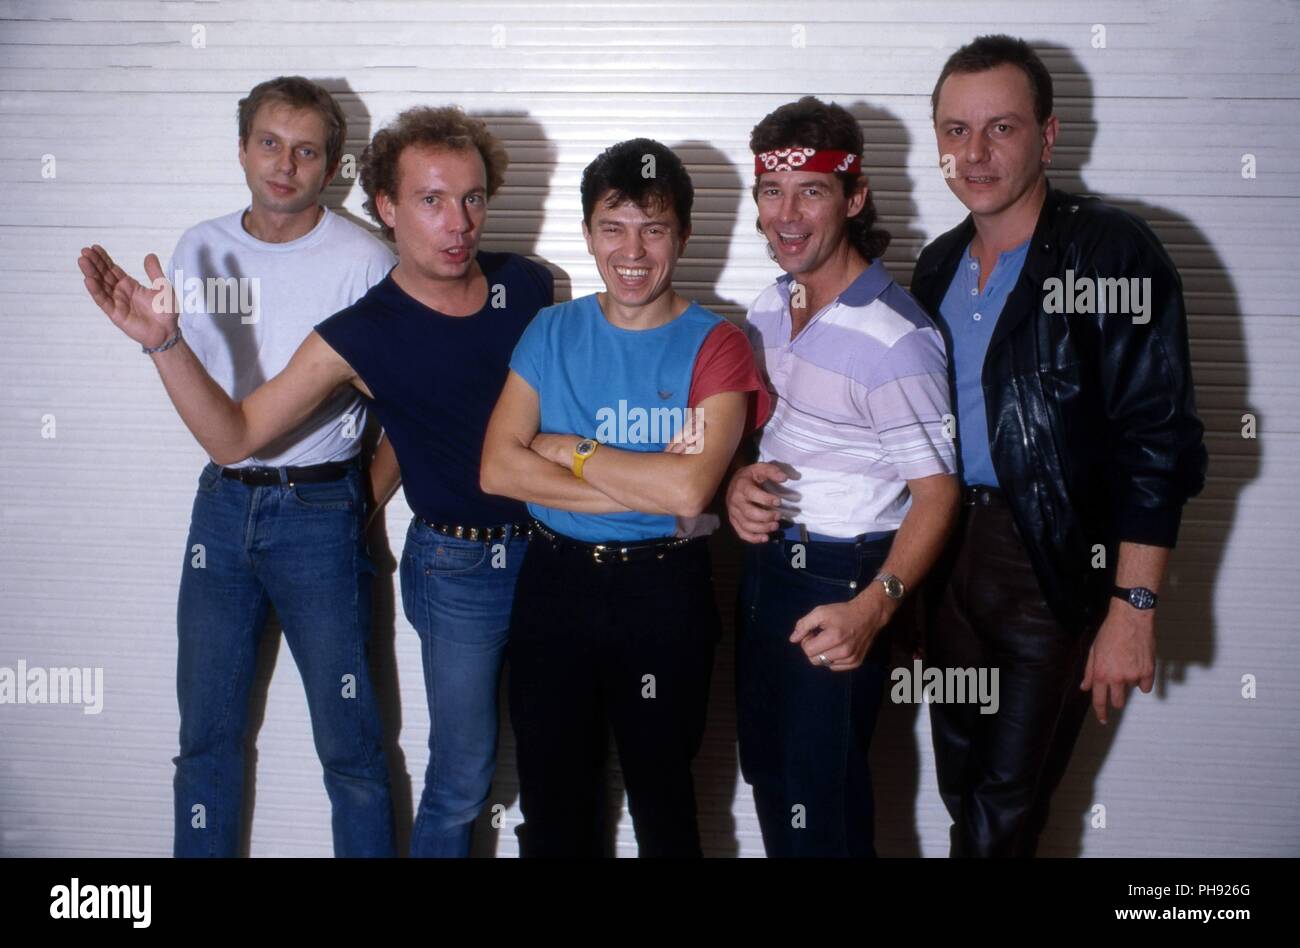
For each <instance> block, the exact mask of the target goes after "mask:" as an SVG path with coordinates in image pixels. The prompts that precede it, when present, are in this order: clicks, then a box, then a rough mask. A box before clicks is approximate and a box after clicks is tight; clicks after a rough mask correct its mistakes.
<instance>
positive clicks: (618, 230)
mask: <svg viewBox="0 0 1300 948" xmlns="http://www.w3.org/2000/svg"><path fill="white" fill-rule="evenodd" d="M610 193H611V192H609V191H606V192H605V193H604V194H602V195H600V197H599V198H597V200H596V205H595V207H594V209H593V210H592V213H591V222H590V224H588V223H586V222H584V223H583V225H582V235H583V237H585V238H586V241H587V252H588V253H590V254H591V255H592V256H593V257H595V258H596V269H597V270H599V271H600V278H601V279H602V280H604V281H605V291H606V292H607V293H608V294H609V297H610V299H611V300H613V301H614V302H615V303H617V304H618V305H619V306H620V307H621V308H623V309H624V310H637V309H640V308H641V307H644V306H647V305H649V304H650V303H653V302H654V301H656V300H658V299H659V298H660V297H661V296H663V295H664V293H669V292H671V291H672V287H673V270H674V269H675V268H676V266H677V260H678V258H679V257H680V256H681V255H682V253H683V252H684V251H685V250H686V242H687V240H689V239H690V231H689V230H687V231H682V229H681V227H680V225H679V224H678V222H677V213H676V211H674V210H673V207H672V205H671V204H669V203H667V202H664V201H660V202H657V203H656V204H653V205H651V206H650V207H648V208H643V207H641V206H640V205H638V204H634V203H633V202H631V201H623V202H622V203H620V204H617V205H615V206H614V207H609V206H608V205H607V204H606V201H607V200H608V198H609V195H610Z"/></svg>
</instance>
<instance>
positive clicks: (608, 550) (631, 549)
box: [533, 521, 704, 566]
mask: <svg viewBox="0 0 1300 948" xmlns="http://www.w3.org/2000/svg"><path fill="white" fill-rule="evenodd" d="M533 534H534V535H535V536H539V537H542V538H543V539H545V540H546V541H547V542H548V543H550V544H551V547H552V548H553V549H554V550H555V551H556V552H557V553H581V554H583V555H586V556H590V557H591V561H592V562H593V563H599V564H601V565H602V566H603V565H606V564H608V563H637V562H642V561H645V560H662V559H663V558H664V557H665V556H666V555H668V554H669V553H670V552H672V551H674V550H681V549H684V548H686V547H687V546H690V545H691V544H693V543H698V542H699V541H701V540H703V539H704V537H674V538H672V539H663V540H657V539H656V540H628V541H627V542H622V541H618V540H615V541H612V542H610V543H586V542H584V541H582V540H575V539H573V537H566V536H560V535H559V534H558V533H555V532H554V531H552V530H550V529H549V528H547V527H545V526H543V525H542V524H540V523H538V522H537V521H533Z"/></svg>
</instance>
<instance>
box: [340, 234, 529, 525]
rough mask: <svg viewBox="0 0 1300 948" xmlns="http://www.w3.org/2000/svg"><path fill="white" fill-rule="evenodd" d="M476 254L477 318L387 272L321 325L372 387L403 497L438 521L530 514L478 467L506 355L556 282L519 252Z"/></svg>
mask: <svg viewBox="0 0 1300 948" xmlns="http://www.w3.org/2000/svg"><path fill="white" fill-rule="evenodd" d="M477 260H478V265H479V267H480V268H481V269H482V271H483V274H484V275H485V276H486V277H487V282H488V298H487V302H486V303H485V304H484V306H483V308H482V309H481V310H479V311H478V312H477V313H475V314H474V315H472V316H462V317H454V316H446V315H444V314H442V313H439V312H438V311H437V310H433V309H430V308H429V307H427V306H425V305H424V304H423V303H421V302H420V301H419V300H417V299H415V298H414V297H412V296H410V295H408V294H407V293H406V292H405V291H404V290H402V288H401V287H399V286H398V285H397V284H396V283H395V282H394V281H393V277H392V274H391V273H390V274H389V275H388V276H387V277H385V278H384V279H383V280H382V281H380V282H379V283H376V284H375V285H374V286H373V287H372V288H371V289H370V291H369V292H368V293H366V295H365V296H363V297H361V299H359V300H357V302H355V303H353V304H352V305H351V306H349V307H348V308H347V309H345V310H342V311H340V312H338V313H336V314H334V315H333V316H331V317H330V318H329V319H327V320H325V321H324V322H323V323H321V324H320V325H319V326H317V327H316V331H317V332H318V333H320V334H321V337H322V338H323V339H324V340H325V341H326V342H328V343H329V344H330V346H332V347H333V348H334V350H335V351H336V352H338V354H339V355H340V356H342V357H343V359H344V360H345V361H346V362H347V363H348V365H350V366H352V368H353V370H354V371H355V372H356V373H357V375H359V376H360V377H361V380H362V381H363V382H365V383H366V387H367V388H369V389H370V391H371V392H372V393H373V394H374V400H373V402H372V403H371V407H372V409H373V410H374V412H375V415H376V416H377V417H378V418H379V421H380V422H381V423H382V424H383V426H384V431H385V432H386V434H387V436H388V437H389V438H390V439H391V440H392V442H393V451H394V452H395V453H396V455H397V463H398V464H399V465H400V466H401V469H402V488H403V490H404V491H405V492H406V501H407V503H408V504H409V505H410V507H411V510H412V511H414V512H415V514H416V515H417V516H419V517H423V518H425V519H426V520H431V521H433V522H435V523H439V522H442V523H458V524H464V525H468V526H486V525H491V524H500V523H513V522H518V521H522V520H525V519H526V515H525V513H524V505H523V504H522V503H520V502H519V501H517V500H511V499H510V498H508V497H498V496H495V495H493V494H485V493H483V491H482V490H481V489H480V488H479V465H480V464H481V463H482V458H483V436H484V434H485V433H486V431H487V425H488V419H489V418H491V416H492V409H493V408H495V407H496V403H497V399H498V398H499V397H500V395H501V389H502V388H503V387H504V386H505V382H506V375H507V374H508V365H509V362H510V353H511V352H512V351H513V350H514V347H515V343H516V342H517V341H518V340H519V337H520V335H521V334H522V333H523V331H524V328H525V327H526V326H527V325H528V323H529V322H530V321H531V320H532V318H533V317H534V316H535V315H536V314H537V311H538V310H539V309H541V308H542V307H544V306H549V305H550V304H551V302H552V301H553V300H554V298H555V296H554V288H555V283H554V278H553V277H552V276H551V273H550V271H549V270H547V269H546V268H545V267H543V266H542V265H540V264H537V263H533V262H532V261H530V260H528V259H526V258H524V257H521V256H518V255H517V254H510V253H490V252H488V251H485V250H481V251H479V253H478V257H477ZM494 303H497V304H499V305H498V306H494V305H493V304H494ZM500 304H504V305H500Z"/></svg>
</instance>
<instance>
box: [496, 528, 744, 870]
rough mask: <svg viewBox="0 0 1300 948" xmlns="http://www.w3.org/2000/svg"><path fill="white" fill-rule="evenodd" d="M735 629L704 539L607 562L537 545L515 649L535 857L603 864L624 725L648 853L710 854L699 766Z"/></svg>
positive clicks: (523, 784) (520, 600) (632, 805)
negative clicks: (603, 789) (603, 826)
mask: <svg viewBox="0 0 1300 948" xmlns="http://www.w3.org/2000/svg"><path fill="white" fill-rule="evenodd" d="M721 632H722V626H721V622H720V619H719V616H718V609H717V604H716V602H715V601H714V598H713V582H712V576H711V566H710V559H709V551H708V547H707V546H706V544H705V543H704V542H703V541H698V542H695V543H691V544H689V545H687V546H686V547H683V548H681V549H679V550H673V551H669V552H667V553H665V554H664V557H663V559H653V558H651V559H649V560H643V561H639V562H629V563H621V562H615V563H605V564H598V563H595V562H593V561H592V558H591V555H590V554H589V553H586V552H584V551H582V550H579V549H560V550H557V549H556V548H555V547H554V546H553V545H552V544H551V543H550V542H549V541H548V540H546V539H545V538H543V537H539V536H534V537H533V540H532V542H531V543H530V544H529V545H528V554H527V556H526V557H525V558H524V564H523V568H522V570H521V572H520V575H519V583H518V586H517V587H516V591H515V601H514V610H513V613H512V618H511V624H510V643H509V645H508V647H507V654H508V661H509V665H510V720H511V723H512V725H513V727H514V732H515V738H516V746H517V750H518V767H519V802H520V808H521V809H522V810H523V815H524V823H523V825H522V826H521V827H519V830H518V835H519V846H520V853H521V855H523V856H525V857H528V856H596V855H599V854H600V853H601V850H602V839H601V838H600V833H599V827H600V809H601V800H600V779H599V777H600V772H601V768H602V764H603V757H604V751H605V747H606V746H607V740H608V730H607V728H609V727H611V726H612V728H613V732H614V741H615V744H616V746H617V748H618V755H619V761H620V763H621V765H622V770H623V779H624V786H625V787H626V789H627V800H628V809H629V810H630V811H631V814H632V824H633V827H634V829H635V831H636V840H637V847H638V850H639V852H640V854H641V855H642V856H699V855H700V854H701V850H700V836H699V827H698V824H697V822H696V809H695V788H694V783H693V781H692V777H691V762H692V760H693V759H694V758H695V755H696V753H697V752H698V751H699V748H700V740H701V738H702V736H703V733H704V722H705V712H706V710H707V706H708V697H709V678H710V675H711V673H712V669H713V653H714V649H715V648H716V646H717V643H718V639H719V638H720V637H721Z"/></svg>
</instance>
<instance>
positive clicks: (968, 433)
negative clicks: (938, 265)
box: [939, 240, 1029, 487]
mask: <svg viewBox="0 0 1300 948" xmlns="http://www.w3.org/2000/svg"><path fill="white" fill-rule="evenodd" d="M1028 254H1029V241H1028V240H1026V241H1025V242H1024V243H1023V244H1021V245H1020V246H1019V247H1015V248H1013V249H1011V250H1007V251H1005V252H1003V253H1000V254H998V262H997V264H995V265H994V267H993V272H992V273H991V274H989V278H988V282H986V283H985V284H984V292H983V293H981V292H980V289H979V286H980V262H979V260H978V259H976V258H975V257H972V256H971V253H970V247H969V246H967V248H966V253H964V254H963V255H962V259H961V263H960V264H958V265H957V272H956V274H954V276H953V278H952V282H951V283H950V284H948V292H947V293H946V294H944V297H943V302H942V303H940V304H939V315H940V316H941V317H942V318H943V321H944V323H946V324H947V326H948V334H949V336H950V337H951V338H952V353H951V358H952V364H953V372H954V374H955V375H956V378H957V445H958V447H959V448H960V450H961V463H962V482H963V483H965V484H968V485H969V484H988V485H990V486H992V487H998V486H1000V485H999V484H998V475H997V472H996V471H994V470H993V458H992V456H991V455H990V454H989V424H988V415H987V413H986V411H985V408H984V385H983V382H982V380H981V376H982V373H983V371H984V356H985V355H986V354H987V353H988V349H989V340H990V339H992V338H993V327H994V326H996V325H997V321H998V316H1000V315H1001V314H1002V307H1003V306H1005V305H1006V302H1007V297H1008V296H1009V295H1011V290H1012V289H1013V288H1014V287H1015V285H1016V281H1018V280H1019V279H1020V271H1021V269H1022V268H1023V267H1024V265H1025V257H1026V256H1028Z"/></svg>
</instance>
